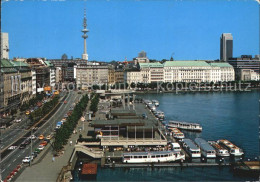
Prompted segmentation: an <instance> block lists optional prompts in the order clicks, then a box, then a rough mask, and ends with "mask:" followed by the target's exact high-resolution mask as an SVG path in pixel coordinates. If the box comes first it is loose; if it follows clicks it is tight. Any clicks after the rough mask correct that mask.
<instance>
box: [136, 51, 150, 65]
mask: <svg viewBox="0 0 260 182" xmlns="http://www.w3.org/2000/svg"><path fill="white" fill-rule="evenodd" d="M137 63H149V59H148V57H147V54H146V52H144V51H141V52H140V53H138V57H137V58H134V64H135V65H136V64H137Z"/></svg>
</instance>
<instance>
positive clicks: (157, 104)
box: [152, 100, 160, 107]
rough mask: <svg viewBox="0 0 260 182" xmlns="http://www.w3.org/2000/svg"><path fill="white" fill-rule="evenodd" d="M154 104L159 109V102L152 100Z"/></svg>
mask: <svg viewBox="0 0 260 182" xmlns="http://www.w3.org/2000/svg"><path fill="white" fill-rule="evenodd" d="M152 103H153V104H154V105H155V106H156V107H158V106H159V105H160V103H159V101H158V100H152Z"/></svg>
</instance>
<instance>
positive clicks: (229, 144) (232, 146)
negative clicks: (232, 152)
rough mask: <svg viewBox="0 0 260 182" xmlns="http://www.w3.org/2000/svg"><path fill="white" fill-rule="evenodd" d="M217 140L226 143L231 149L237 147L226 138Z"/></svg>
mask: <svg viewBox="0 0 260 182" xmlns="http://www.w3.org/2000/svg"><path fill="white" fill-rule="evenodd" d="M219 142H221V143H223V144H224V145H226V146H227V147H229V148H231V149H239V148H238V147H237V146H236V145H234V144H233V143H231V142H230V141H228V140H219Z"/></svg>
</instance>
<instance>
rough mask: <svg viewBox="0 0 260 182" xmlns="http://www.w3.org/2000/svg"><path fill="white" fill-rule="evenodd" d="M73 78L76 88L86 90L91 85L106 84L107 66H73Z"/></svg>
mask: <svg viewBox="0 0 260 182" xmlns="http://www.w3.org/2000/svg"><path fill="white" fill-rule="evenodd" d="M74 78H75V79H76V84H77V87H79V88H82V89H87V88H89V87H91V86H93V85H103V84H107V83H108V66H107V65H99V64H97V63H95V64H78V65H75V66H74Z"/></svg>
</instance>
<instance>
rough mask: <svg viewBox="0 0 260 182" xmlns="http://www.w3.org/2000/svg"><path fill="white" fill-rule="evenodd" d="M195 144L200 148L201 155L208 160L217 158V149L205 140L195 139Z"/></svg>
mask: <svg viewBox="0 0 260 182" xmlns="http://www.w3.org/2000/svg"><path fill="white" fill-rule="evenodd" d="M194 141H195V143H196V144H197V145H198V146H199V147H200V149H201V153H202V155H203V156H204V157H206V158H216V151H215V149H214V148H213V147H212V146H211V145H210V144H209V143H208V142H207V141H206V140H204V139H202V138H195V140H194Z"/></svg>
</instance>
